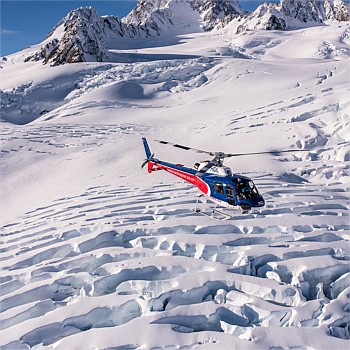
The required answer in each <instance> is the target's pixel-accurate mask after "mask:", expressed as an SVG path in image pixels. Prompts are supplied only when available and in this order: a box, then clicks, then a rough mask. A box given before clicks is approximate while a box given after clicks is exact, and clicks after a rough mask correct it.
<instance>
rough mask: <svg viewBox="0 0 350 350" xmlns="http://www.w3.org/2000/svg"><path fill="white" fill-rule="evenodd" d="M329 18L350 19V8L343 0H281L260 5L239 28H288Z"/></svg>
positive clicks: (320, 21) (322, 21)
mask: <svg viewBox="0 0 350 350" xmlns="http://www.w3.org/2000/svg"><path fill="white" fill-rule="evenodd" d="M327 20H337V21H348V20H350V15H349V9H348V7H347V6H346V5H345V4H344V2H343V1H342V0H281V1H280V3H279V4H269V3H264V4H262V5H260V6H259V7H258V8H257V9H256V10H255V11H254V12H253V13H252V14H251V15H249V16H248V17H247V19H246V20H245V23H244V24H242V25H241V26H240V27H239V28H238V32H241V31H243V30H253V29H265V30H286V29H290V28H299V27H304V26H310V25H315V24H321V23H324V22H325V21H327Z"/></svg>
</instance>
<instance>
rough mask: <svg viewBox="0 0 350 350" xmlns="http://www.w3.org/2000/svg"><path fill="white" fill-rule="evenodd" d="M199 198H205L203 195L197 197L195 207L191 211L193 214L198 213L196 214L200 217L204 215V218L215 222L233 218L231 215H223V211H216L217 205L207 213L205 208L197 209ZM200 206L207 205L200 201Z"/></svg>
mask: <svg viewBox="0 0 350 350" xmlns="http://www.w3.org/2000/svg"><path fill="white" fill-rule="evenodd" d="M201 198H205V196H204V195H200V196H199V197H197V201H196V205H195V207H194V209H192V210H193V211H194V212H195V213H198V214H201V215H204V216H208V217H209V218H212V219H215V220H220V221H223V220H228V219H230V218H233V216H232V215H230V214H227V213H225V212H223V211H221V210H219V209H216V208H217V206H218V205H217V204H216V205H215V207H214V208H211V209H210V211H209V213H208V212H206V211H205V210H206V209H205V208H204V210H201V209H200V208H199V201H200V199H201ZM202 204H207V202H205V203H204V202H203V201H202ZM210 212H211V213H210Z"/></svg>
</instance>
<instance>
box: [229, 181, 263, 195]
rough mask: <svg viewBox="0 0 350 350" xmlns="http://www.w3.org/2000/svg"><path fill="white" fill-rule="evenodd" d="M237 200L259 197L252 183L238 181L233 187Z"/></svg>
mask: <svg viewBox="0 0 350 350" xmlns="http://www.w3.org/2000/svg"><path fill="white" fill-rule="evenodd" d="M235 188H236V193H237V198H238V199H254V198H257V197H258V196H259V192H258V190H257V189H256V187H255V185H254V182H253V181H242V180H241V181H239V182H237V183H236V185H235Z"/></svg>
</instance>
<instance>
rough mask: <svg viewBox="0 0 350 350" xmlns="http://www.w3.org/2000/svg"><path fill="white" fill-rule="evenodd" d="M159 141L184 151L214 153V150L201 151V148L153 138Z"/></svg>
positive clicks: (212, 154)
mask: <svg viewBox="0 0 350 350" xmlns="http://www.w3.org/2000/svg"><path fill="white" fill-rule="evenodd" d="M155 141H157V142H159V143H161V144H162V145H171V146H173V147H176V148H180V149H183V150H185V151H189V150H191V151H195V152H197V153H204V154H209V155H211V156H214V155H215V152H208V151H203V150H201V149H197V148H193V147H187V146H183V145H179V144H177V143H172V142H168V141H162V140H155Z"/></svg>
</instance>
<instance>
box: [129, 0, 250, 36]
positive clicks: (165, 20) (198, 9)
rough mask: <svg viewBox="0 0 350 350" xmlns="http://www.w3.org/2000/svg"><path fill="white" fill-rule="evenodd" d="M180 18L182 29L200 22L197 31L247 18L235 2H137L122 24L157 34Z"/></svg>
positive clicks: (146, 0) (217, 0) (180, 0)
mask: <svg viewBox="0 0 350 350" xmlns="http://www.w3.org/2000/svg"><path fill="white" fill-rule="evenodd" d="M179 15H181V24H182V25H183V27H189V26H191V25H193V22H195V21H196V16H197V17H198V16H199V18H198V19H197V20H200V21H201V22H202V23H201V28H202V29H204V30H212V29H213V28H215V27H216V28H220V27H223V26H225V25H226V24H228V23H229V22H230V21H231V20H232V19H234V18H236V17H240V16H244V15H247V13H246V12H245V11H243V10H242V9H241V7H240V5H239V3H238V1H236V0H139V2H138V4H137V6H136V7H135V9H134V10H132V11H131V12H130V14H129V15H128V16H127V17H126V18H125V20H124V22H125V23H126V24H133V25H135V26H140V25H142V26H146V27H148V28H150V30H152V31H155V32H156V33H159V31H161V29H162V28H164V27H165V28H167V27H171V26H173V25H176V24H180V23H178V22H179V21H178V20H177V17H178V16H179Z"/></svg>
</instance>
